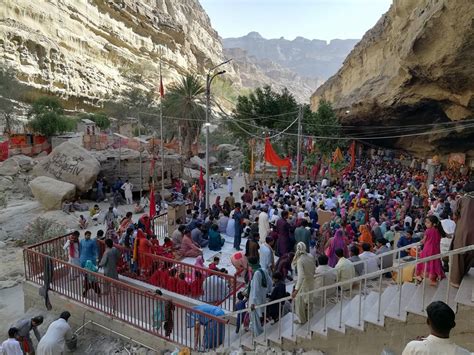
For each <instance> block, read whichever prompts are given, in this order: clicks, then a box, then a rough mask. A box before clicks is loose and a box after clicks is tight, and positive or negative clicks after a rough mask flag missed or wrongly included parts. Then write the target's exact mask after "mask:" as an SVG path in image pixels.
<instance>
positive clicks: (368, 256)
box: [359, 243, 379, 274]
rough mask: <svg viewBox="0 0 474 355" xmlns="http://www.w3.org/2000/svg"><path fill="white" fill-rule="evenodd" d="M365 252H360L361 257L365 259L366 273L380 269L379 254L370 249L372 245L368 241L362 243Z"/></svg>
mask: <svg viewBox="0 0 474 355" xmlns="http://www.w3.org/2000/svg"><path fill="white" fill-rule="evenodd" d="M362 250H363V252H362V253H360V254H359V258H360V259H361V260H364V261H365V262H364V274H370V273H372V272H375V271H378V270H379V265H378V263H377V255H375V254H374V253H372V252H371V251H370V245H369V244H368V243H363V244H362Z"/></svg>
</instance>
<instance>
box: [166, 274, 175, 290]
mask: <svg viewBox="0 0 474 355" xmlns="http://www.w3.org/2000/svg"><path fill="white" fill-rule="evenodd" d="M176 273H177V270H176V269H171V270H170V271H169V273H168V280H166V289H167V290H168V291H171V292H176V282H177V281H178V280H177V279H176Z"/></svg>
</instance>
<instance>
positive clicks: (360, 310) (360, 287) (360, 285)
mask: <svg viewBox="0 0 474 355" xmlns="http://www.w3.org/2000/svg"><path fill="white" fill-rule="evenodd" d="M359 289H360V291H362V280H360V281H359ZM361 318H362V292H359V323H358V324H359V327H360V324H361Z"/></svg>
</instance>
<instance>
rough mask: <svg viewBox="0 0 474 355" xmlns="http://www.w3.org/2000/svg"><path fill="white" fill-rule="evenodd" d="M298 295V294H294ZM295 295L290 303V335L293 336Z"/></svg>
mask: <svg viewBox="0 0 474 355" xmlns="http://www.w3.org/2000/svg"><path fill="white" fill-rule="evenodd" d="M296 297H298V295H296ZM296 297H295V299H294V301H293V302H292V303H291V336H292V337H293V334H294V331H295V303H296Z"/></svg>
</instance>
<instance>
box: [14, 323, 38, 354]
mask: <svg viewBox="0 0 474 355" xmlns="http://www.w3.org/2000/svg"><path fill="white" fill-rule="evenodd" d="M41 324H43V317H42V316H36V317H33V318H30V319H24V320H21V321H19V322H18V323H17V324H16V326H15V328H17V329H18V339H19V342H20V345H21V348H22V350H23V352H24V353H25V354H34V353H35V348H34V347H33V342H32V340H31V337H30V332H31V331H33V333H34V334H35V337H36V340H38V341H40V340H41V335H40V332H39V331H38V327H39V326H40V325H41Z"/></svg>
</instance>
